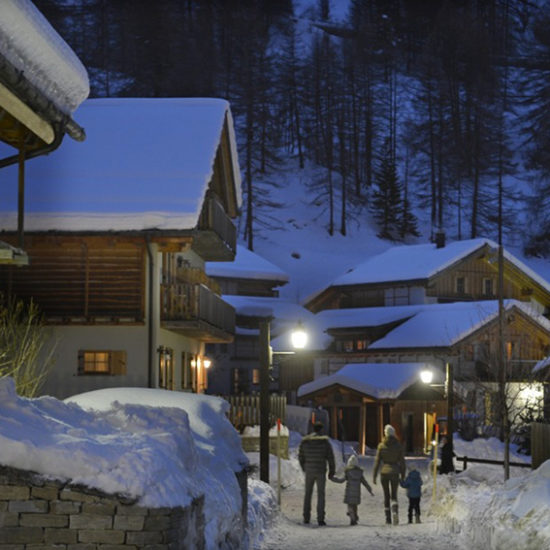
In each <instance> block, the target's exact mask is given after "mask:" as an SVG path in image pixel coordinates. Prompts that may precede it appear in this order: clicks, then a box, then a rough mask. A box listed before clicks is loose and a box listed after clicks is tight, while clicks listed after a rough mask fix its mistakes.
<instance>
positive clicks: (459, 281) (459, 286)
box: [455, 276, 466, 295]
mask: <svg viewBox="0 0 550 550" xmlns="http://www.w3.org/2000/svg"><path fill="white" fill-rule="evenodd" d="M455 291H456V293H457V294H460V295H463V294H466V277H464V276H462V277H457V278H456V279H455Z"/></svg>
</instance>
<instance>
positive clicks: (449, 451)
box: [439, 437, 455, 474]
mask: <svg viewBox="0 0 550 550" xmlns="http://www.w3.org/2000/svg"><path fill="white" fill-rule="evenodd" d="M441 442H442V445H441V465H440V466H439V473H440V474H449V473H451V472H454V471H455V465H454V461H453V457H454V456H455V454H454V452H453V448H452V446H451V441H450V440H449V438H447V437H444V438H443V439H442V441H441Z"/></svg>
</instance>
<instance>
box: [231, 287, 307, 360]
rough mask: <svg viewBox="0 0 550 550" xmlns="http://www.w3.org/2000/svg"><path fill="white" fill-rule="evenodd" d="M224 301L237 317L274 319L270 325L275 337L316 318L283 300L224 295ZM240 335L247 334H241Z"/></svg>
mask: <svg viewBox="0 0 550 550" xmlns="http://www.w3.org/2000/svg"><path fill="white" fill-rule="evenodd" d="M223 299H224V301H225V302H227V303H228V304H230V305H232V306H233V307H234V308H235V312H236V313H237V315H243V316H259V317H268V316H270V317H273V319H272V321H271V323H270V328H271V334H272V335H273V336H275V335H277V334H281V333H284V332H286V331H290V330H292V329H293V328H294V327H295V326H296V324H297V323H298V322H302V323H304V322H307V321H308V320H310V319H312V318H313V317H314V315H313V313H311V311H309V310H307V309H305V308H304V307H302V306H301V305H299V304H296V303H294V302H290V301H288V300H283V299H281V298H275V297H273V298H271V297H265V296H234V295H229V294H224V295H223ZM254 332H255V333H256V334H257V329H252V332H250V334H254ZM239 334H247V333H245V332H240V333H239ZM289 349H290V348H289Z"/></svg>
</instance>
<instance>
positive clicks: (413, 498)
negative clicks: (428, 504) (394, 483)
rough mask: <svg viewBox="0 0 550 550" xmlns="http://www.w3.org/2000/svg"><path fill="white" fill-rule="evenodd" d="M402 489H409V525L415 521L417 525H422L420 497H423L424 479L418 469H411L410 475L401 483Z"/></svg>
mask: <svg viewBox="0 0 550 550" xmlns="http://www.w3.org/2000/svg"><path fill="white" fill-rule="evenodd" d="M400 485H401V487H403V488H405V489H407V496H408V497H409V523H412V516H413V512H414V519H415V522H416V523H420V497H421V495H422V477H421V476H420V472H419V471H418V470H417V469H416V468H414V467H413V468H411V469H410V471H409V475H408V476H407V477H406V478H405V479H404V480H403V481H401V482H400Z"/></svg>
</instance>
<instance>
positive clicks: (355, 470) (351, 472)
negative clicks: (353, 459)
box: [332, 466, 372, 504]
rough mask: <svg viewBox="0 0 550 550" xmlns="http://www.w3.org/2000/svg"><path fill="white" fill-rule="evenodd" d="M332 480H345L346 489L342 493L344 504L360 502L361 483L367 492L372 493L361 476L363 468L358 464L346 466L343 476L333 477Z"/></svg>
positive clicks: (341, 481) (339, 481)
mask: <svg viewBox="0 0 550 550" xmlns="http://www.w3.org/2000/svg"><path fill="white" fill-rule="evenodd" d="M332 481H335V482H336V483H344V482H346V490H345V493H344V502H345V503H346V504H361V483H362V484H363V485H364V486H365V487H366V488H367V491H369V493H372V489H371V487H370V485H369V484H368V483H367V480H366V479H365V478H364V476H363V468H361V467H360V466H352V467H351V468H350V467H349V466H346V469H345V470H344V477H343V478H341V477H333V478H332Z"/></svg>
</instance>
